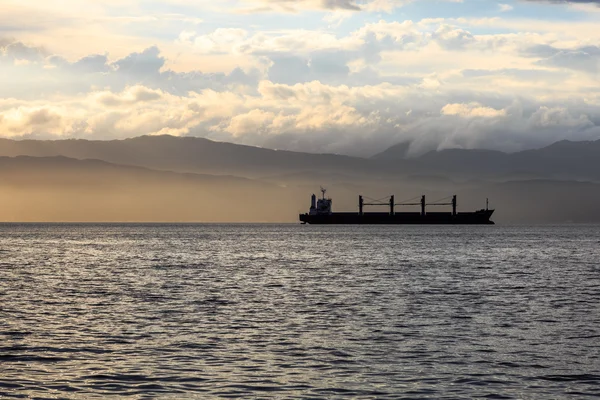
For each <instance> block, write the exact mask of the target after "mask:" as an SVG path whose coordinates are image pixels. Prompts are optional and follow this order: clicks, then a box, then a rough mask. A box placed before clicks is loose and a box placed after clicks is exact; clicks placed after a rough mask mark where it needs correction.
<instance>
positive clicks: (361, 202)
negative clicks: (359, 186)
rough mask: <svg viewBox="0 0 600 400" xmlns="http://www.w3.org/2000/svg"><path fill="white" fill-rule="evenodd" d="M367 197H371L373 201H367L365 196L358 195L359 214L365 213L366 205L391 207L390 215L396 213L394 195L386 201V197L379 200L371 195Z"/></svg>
mask: <svg viewBox="0 0 600 400" xmlns="http://www.w3.org/2000/svg"><path fill="white" fill-rule="evenodd" d="M367 199H369V201H371V202H372V203H365V201H364V198H363V196H358V214H359V215H364V212H363V209H364V207H365V206H386V207H390V215H394V195H391V196H390V199H389V201H385V202H384V201H383V199H385V197H383V198H381V199H378V200H374V199H371V198H369V197H367Z"/></svg>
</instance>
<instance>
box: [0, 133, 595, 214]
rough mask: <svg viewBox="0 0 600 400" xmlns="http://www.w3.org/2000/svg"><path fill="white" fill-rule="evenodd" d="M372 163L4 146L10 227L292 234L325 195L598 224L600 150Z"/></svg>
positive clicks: (585, 145) (144, 140)
mask: <svg viewBox="0 0 600 400" xmlns="http://www.w3.org/2000/svg"><path fill="white" fill-rule="evenodd" d="M408 149H409V144H407V143H401V144H399V145H396V146H392V147H391V148H389V149H387V150H386V151H384V152H382V153H380V154H377V155H375V156H373V157H371V158H358V157H350V156H344V155H336V154H308V153H299V152H291V151H281V150H271V149H264V148H257V147H251V146H243V145H236V144H232V143H220V142H214V141H211V140H208V139H202V138H191V137H185V138H178V137H172V136H141V137H137V138H132V139H125V140H112V141H88V140H75V139H68V140H56V141H42V140H10V139H0V219H1V220H5V221H195V222H202V221H204V222H218V221H224V222H294V221H296V220H297V214H298V212H305V211H306V208H307V202H308V197H309V196H310V194H311V193H313V192H315V191H318V189H319V185H325V186H327V187H328V189H329V193H330V194H331V195H332V197H333V198H334V205H335V207H336V209H337V210H340V211H341V210H353V209H355V208H356V204H355V203H356V197H357V195H358V194H359V193H360V194H367V195H369V196H372V197H382V196H385V195H389V194H395V195H396V198H397V200H403V199H404V198H406V199H408V198H410V197H414V196H417V195H419V194H421V193H424V194H427V195H428V196H429V197H428V198H431V199H435V198H437V197H438V196H439V197H445V195H449V194H454V193H456V194H458V195H459V199H460V200H459V209H460V208H461V207H463V209H465V210H471V209H473V208H475V207H477V208H480V207H481V206H482V205H484V204H485V198H486V197H490V198H491V201H492V205H495V206H497V208H498V210H497V213H496V214H495V220H497V222H506V223H519V222H523V223H531V222H553V223H555V222H556V223H558V222H570V221H572V222H594V221H600V211H598V210H599V209H600V207H599V206H598V204H600V184H599V182H600V141H594V142H570V141H561V142H557V143H554V144H552V145H550V146H548V147H544V148H541V149H535V150H527V151H522V152H517V153H512V154H509V153H503V152H499V151H493V150H464V149H449V150H442V151H433V152H429V153H425V154H423V155H420V156H417V157H411V156H410V154H409V152H408Z"/></svg>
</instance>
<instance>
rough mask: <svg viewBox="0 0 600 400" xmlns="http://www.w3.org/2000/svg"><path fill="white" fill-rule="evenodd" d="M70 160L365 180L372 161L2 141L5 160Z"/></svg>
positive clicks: (196, 141)
mask: <svg viewBox="0 0 600 400" xmlns="http://www.w3.org/2000/svg"><path fill="white" fill-rule="evenodd" d="M19 155H28V156H35V157H50V156H65V157H70V158H76V159H88V158H91V159H99V160H104V161H107V162H111V163H116V164H127V165H136V166H142V167H147V168H152V169H160V170H171V171H177V172H195V173H209V174H233V175H238V176H246V177H256V176H262V175H268V174H274V173H284V172H295V171H301V170H306V169H310V170H313V171H319V170H327V171H338V172H344V173H354V174H363V173H365V172H368V171H369V170H370V168H371V165H370V163H369V162H368V160H364V159H361V158H356V157H349V156H341V155H334V154H309V153H298V152H292V151H277V150H271V149H263V148H259V147H252V146H244V145H238V144H232V143H221V142H214V141H211V140H208V139H203V138H195V137H194V138H193V137H183V138H181V137H174V136H167V135H165V136H140V137H136V138H132V139H125V140H108V141H101V140H82V139H67V140H43V141H42V140H9V139H0V156H9V157H14V156H19Z"/></svg>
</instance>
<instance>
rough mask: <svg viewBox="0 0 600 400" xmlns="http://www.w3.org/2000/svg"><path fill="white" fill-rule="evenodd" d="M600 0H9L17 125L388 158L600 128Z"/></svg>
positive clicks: (10, 109)
mask: <svg viewBox="0 0 600 400" xmlns="http://www.w3.org/2000/svg"><path fill="white" fill-rule="evenodd" d="M599 26H600V1H598V0H596V1H592V0H590V1H583V0H582V1H570V2H568V1H559V0H556V1H543V0H513V1H510V0H505V1H501V2H497V1H485V0H412V1H411V0H221V1H212V0H211V1H208V0H195V1H184V0H168V1H166V0H53V1H40V0H2V2H0V136H2V137H7V138H14V139H66V138H82V139H102V140H106V139H123V138H128V137H135V136H140V135H160V134H169V135H177V136H198V137H206V138H209V139H213V140H218V141H228V142H234V143H241V144H248V145H255V146H262V147H268V148H276V149H288V150H297V151H306V152H318V153H338V154H349V155H359V156H370V155H373V154H376V153H377V152H380V151H383V150H384V149H385V148H387V147H389V146H390V145H394V144H397V143H403V142H410V143H411V151H412V152H413V153H418V152H422V151H427V150H436V149H445V148H468V149H470V148H486V149H497V150H502V151H507V152H514V151H519V150H523V149H529V148H537V147H541V146H545V145H548V144H550V143H553V142H555V141H558V140H563V139H569V140H596V139H600V29H599V28H598V27H599Z"/></svg>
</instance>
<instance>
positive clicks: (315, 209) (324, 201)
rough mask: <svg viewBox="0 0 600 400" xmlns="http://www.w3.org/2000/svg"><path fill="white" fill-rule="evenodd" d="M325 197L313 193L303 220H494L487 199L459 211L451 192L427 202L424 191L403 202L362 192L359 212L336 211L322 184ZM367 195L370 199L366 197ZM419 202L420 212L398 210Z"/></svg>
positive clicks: (457, 222)
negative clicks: (443, 208) (379, 208)
mask: <svg viewBox="0 0 600 400" xmlns="http://www.w3.org/2000/svg"><path fill="white" fill-rule="evenodd" d="M321 192H322V197H321V198H319V199H318V200H317V197H316V196H315V195H314V194H313V195H312V197H311V206H310V210H309V212H308V213H306V214H300V221H302V222H303V223H308V224H473V225H484V224H487V225H489V224H494V222H493V221H490V218H491V216H492V214H493V213H494V210H490V209H489V207H488V205H489V203H488V201H487V200H486V207H485V209H481V210H477V211H472V212H458V211H457V196H456V195H454V196H450V197H448V198H447V199H448V200H449V201H444V200H445V199H442V200H440V201H436V202H433V203H427V200H426V197H425V196H424V195H423V196H421V198H420V201H418V202H417V201H416V199H418V198H415V199H414V201H413V200H409V201H406V202H402V203H396V202H395V197H394V196H393V195H392V196H389V200H387V201H384V200H383V199H379V200H370V199H368V198H365V197H363V196H362V195H361V196H358V212H333V211H332V200H331V199H330V198H327V197H326V196H325V193H326V190H325V189H324V188H321ZM365 199H366V200H367V201H365ZM366 206H384V207H388V209H389V211H388V212H365V210H364V209H365V207H366ZM402 206H419V207H420V209H421V210H420V212H402V211H400V212H398V211H397V207H402ZM431 206H451V207H452V209H451V210H452V211H450V212H443V211H442V212H438V211H436V212H431V211H429V210H428V207H431Z"/></svg>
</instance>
